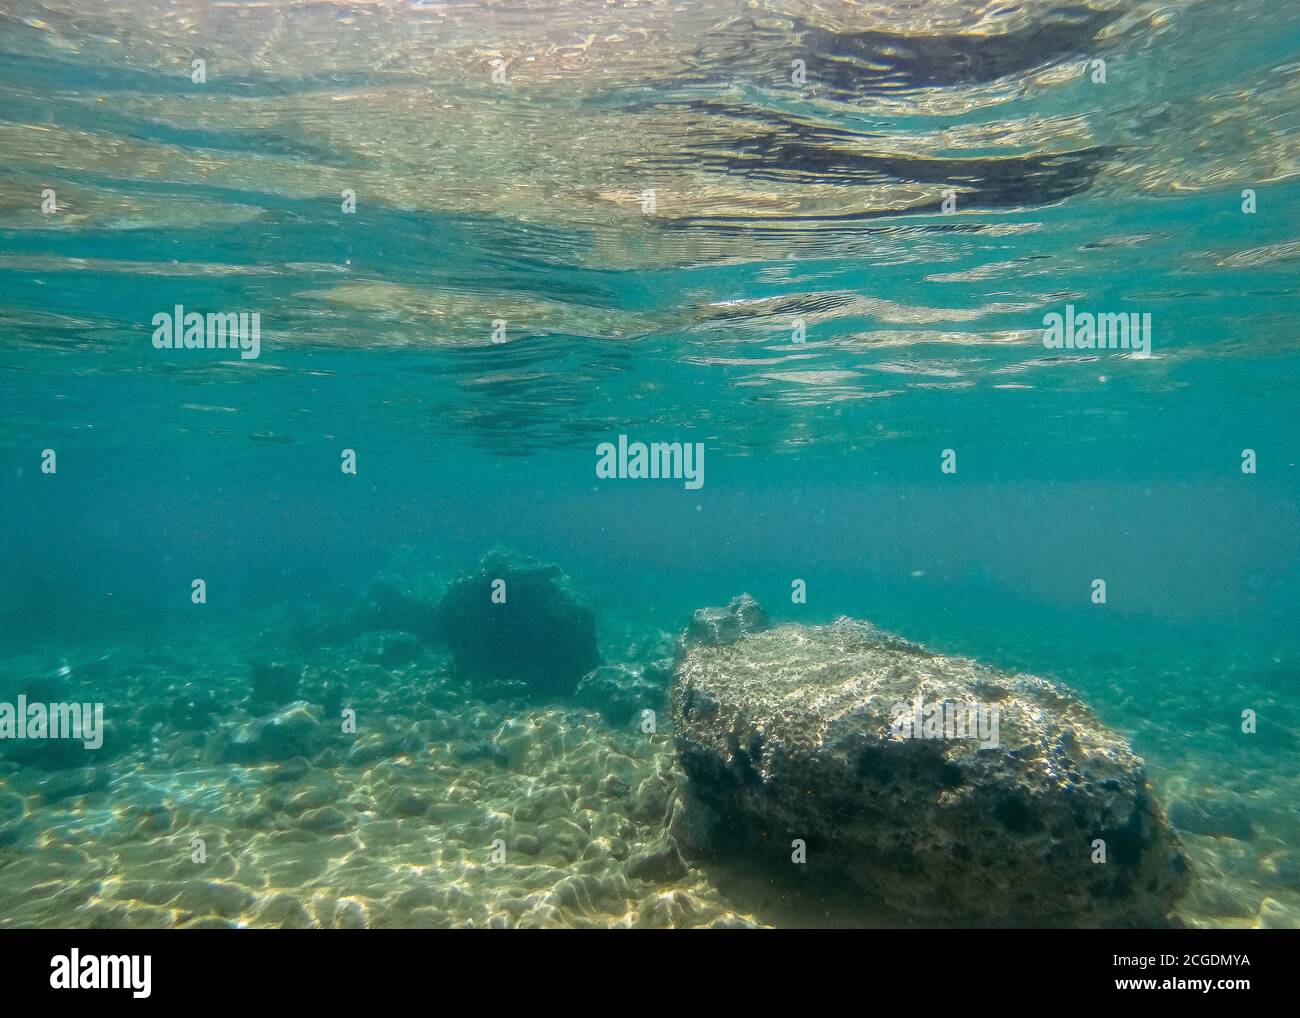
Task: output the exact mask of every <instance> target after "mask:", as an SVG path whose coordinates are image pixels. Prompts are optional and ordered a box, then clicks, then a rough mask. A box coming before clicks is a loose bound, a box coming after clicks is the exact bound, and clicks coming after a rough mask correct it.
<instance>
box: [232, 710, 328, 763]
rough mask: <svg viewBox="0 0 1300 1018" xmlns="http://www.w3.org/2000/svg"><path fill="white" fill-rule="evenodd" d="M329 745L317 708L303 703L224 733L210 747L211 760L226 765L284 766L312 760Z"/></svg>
mask: <svg viewBox="0 0 1300 1018" xmlns="http://www.w3.org/2000/svg"><path fill="white" fill-rule="evenodd" d="M326 742H327V739H326V733H325V727H324V726H323V725H322V724H321V720H320V715H319V713H318V712H317V710H316V708H314V707H311V706H309V705H308V704H306V703H303V702H302V701H299V702H297V703H293V704H290V705H289V706H288V707H285V708H284V709H283V710H281V711H278V712H277V713H275V714H272V715H271V716H269V717H265V718H258V719H257V720H255V721H249V722H247V723H245V724H242V725H239V726H237V727H236V728H235V729H234V731H233V732H222V733H221V734H220V735H218V736H217V737H216V739H215V740H214V744H213V745H212V746H211V747H210V749H209V758H210V759H211V758H214V757H215V759H216V760H217V761H219V762H222V763H240V764H260V763H283V762H284V761H286V760H291V759H293V758H294V757H298V756H301V757H307V758H308V759H310V758H311V757H313V756H315V755H316V754H317V753H319V752H320V751H321V750H323V749H324V748H325V745H326Z"/></svg>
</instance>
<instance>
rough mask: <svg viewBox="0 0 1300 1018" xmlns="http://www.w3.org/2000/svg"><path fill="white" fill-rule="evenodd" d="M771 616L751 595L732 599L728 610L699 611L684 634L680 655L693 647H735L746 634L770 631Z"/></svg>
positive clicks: (726, 608) (707, 609)
mask: <svg viewBox="0 0 1300 1018" xmlns="http://www.w3.org/2000/svg"><path fill="white" fill-rule="evenodd" d="M768 624H769V623H768V619H767V613H766V612H765V611H763V609H762V607H761V606H760V605H759V603H758V602H757V601H755V600H754V598H752V597H751V596H750V595H748V594H740V595H738V596H736V597H733V598H732V599H731V602H730V603H729V604H728V605H727V606H726V607H725V608H699V609H697V610H696V612H695V617H694V618H692V619H691V622H690V625H688V626H687V627H686V632H685V633H683V634H682V639H681V643H680V644H679V648H678V649H679V652H681V653H685V652H686V651H688V650H690V649H691V648H692V647H722V646H726V645H727V644H730V643H735V642H736V641H737V640H738V639H740V637H742V636H744V635H745V634H746V633H757V632H760V631H762V630H764V629H766V628H767V627H768Z"/></svg>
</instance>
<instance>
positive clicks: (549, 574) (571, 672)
mask: <svg viewBox="0 0 1300 1018" xmlns="http://www.w3.org/2000/svg"><path fill="white" fill-rule="evenodd" d="M497 580H502V581H504V583H505V603H503V604H496V603H494V602H493V600H492V593H493V584H494V582H495V581H497ZM435 622H436V627H437V632H438V634H439V638H440V639H441V640H443V641H445V642H446V643H447V645H448V646H449V647H450V648H451V652H452V659H453V662H454V664H455V668H456V671H457V672H458V673H459V674H460V675H461V676H463V677H464V678H467V679H470V680H473V681H511V680H519V681H522V682H524V683H525V684H527V685H528V686H529V687H531V688H532V689H534V690H536V691H538V692H546V693H571V692H572V691H573V689H574V687H575V686H577V684H578V680H579V679H581V678H582V677H583V676H584V675H585V674H586V673H587V672H589V671H591V669H592V668H594V667H596V665H598V664H599V663H600V653H599V651H598V650H597V647H596V616H595V613H594V612H593V611H592V608H591V606H590V605H589V604H587V603H586V602H585V601H584V600H582V599H581V598H579V597H578V595H577V594H575V593H574V592H573V590H572V588H571V587H570V586H569V583H568V580H567V578H566V577H565V576H564V574H563V573H561V572H560V568H559V567H558V566H554V565H547V564H545V563H542V562H538V561H537V560H535V559H531V558H525V557H522V556H518V555H513V554H511V553H509V552H504V551H493V552H490V553H489V554H487V555H485V556H484V557H483V559H482V561H481V562H480V563H479V567H478V570H477V571H476V572H474V573H471V574H469V575H467V576H462V577H461V578H459V579H457V580H455V581H453V582H452V583H451V585H450V586H449V587H448V588H447V593H446V594H445V595H444V596H443V599H442V600H441V601H440V602H439V603H438V607H437V609H436V610H435Z"/></svg>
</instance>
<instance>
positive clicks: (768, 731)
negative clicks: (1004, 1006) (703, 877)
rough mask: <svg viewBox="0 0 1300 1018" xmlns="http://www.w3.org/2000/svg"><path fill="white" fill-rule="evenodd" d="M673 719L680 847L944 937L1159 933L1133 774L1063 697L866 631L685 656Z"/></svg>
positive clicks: (1165, 858)
mask: <svg viewBox="0 0 1300 1018" xmlns="http://www.w3.org/2000/svg"><path fill="white" fill-rule="evenodd" d="M963 721H965V722H968V723H967V724H964V723H963ZM673 723H674V731H675V738H676V745H677V750H678V754H679V757H680V760H681V765H682V768H683V770H684V771H685V773H686V777H687V781H686V784H685V788H684V791H683V796H682V798H681V800H680V801H679V803H678V804H677V805H676V807H675V809H674V812H673V816H672V822H671V829H672V831H673V833H674V834H675V835H676V836H677V838H678V840H679V842H681V843H682V844H683V846H684V847H685V848H686V849H687V850H688V851H694V852H697V853H702V854H705V855H715V856H719V857H725V858H728V859H730V860H733V861H741V862H744V861H759V860H768V861H770V862H771V863H772V864H773V865H774V866H775V867H777V868H778V869H779V868H780V867H781V866H785V867H789V868H790V870H795V869H797V870H799V871H801V872H800V873H799V874H798V875H799V876H801V877H802V876H805V875H806V876H808V877H821V878H824V885H825V886H826V887H828V888H836V887H839V888H843V886H844V885H845V883H846V882H848V883H849V885H850V886H853V887H856V888H857V889H859V890H860V891H861V892H863V894H864V895H865V896H866V897H867V898H869V899H870V900H873V901H875V902H877V903H879V904H881V905H884V906H885V907H887V908H890V909H893V910H896V911H897V912H899V913H902V914H905V915H907V916H910V917H920V918H930V919H941V920H947V921H952V922H959V923H962V922H973V923H992V924H1013V923H1019V924H1035V923H1038V924H1051V925H1057V924H1060V925H1066V924H1069V925H1098V926H1111V925H1127V924H1152V923H1160V922H1161V921H1162V920H1164V918H1165V917H1166V916H1167V914H1168V913H1169V911H1170V908H1171V906H1172V905H1173V903H1174V901H1175V899H1176V898H1177V897H1178V895H1179V894H1180V893H1181V892H1182V891H1183V889H1184V888H1185V885H1186V883H1187V879H1188V874H1187V868H1186V861H1185V858H1184V856H1183V854H1182V851H1181V847H1180V845H1179V842H1178V838H1177V836H1176V834H1175V833H1174V832H1173V831H1172V830H1171V828H1170V827H1169V825H1168V824H1167V823H1166V821H1165V818H1164V815H1163V813H1162V811H1161V809H1160V807H1159V805H1158V804H1157V802H1156V800H1155V798H1154V796H1153V793H1152V790H1151V787H1150V785H1149V784H1148V782H1147V778H1146V773H1145V770H1144V765H1143V762H1142V760H1141V759H1140V758H1138V757H1137V756H1135V755H1134V754H1133V752H1132V750H1131V749H1130V748H1129V746H1128V744H1127V743H1126V742H1125V741H1124V739H1123V738H1121V737H1120V736H1119V735H1117V734H1116V733H1114V732H1112V731H1110V730H1108V729H1107V728H1105V727H1104V726H1103V725H1102V724H1101V723H1100V722H1099V721H1098V720H1097V718H1096V717H1095V716H1094V715H1093V713H1092V712H1091V711H1090V710H1089V709H1088V708H1087V707H1086V706H1085V705H1084V704H1083V703H1081V702H1080V701H1079V700H1078V699H1077V698H1076V697H1075V696H1073V695H1072V694H1071V693H1070V692H1069V691H1068V690H1065V689H1064V688H1062V687H1060V686H1058V685H1055V684H1053V683H1051V682H1048V681H1046V680H1044V679H1040V678H1035V677H1033V676H1028V675H1011V674H1006V673H1001V672H997V671H995V670H992V669H989V668H986V667H983V666H981V665H979V664H977V663H975V662H973V661H970V660H968V659H963V658H953V657H945V656H943V655H939V654H933V653H930V652H928V651H926V650H925V649H924V648H922V647H920V646H918V645H916V644H912V643H909V642H908V641H905V640H901V639H899V638H897V637H893V636H890V635H888V634H886V633H882V632H881V631H879V630H877V629H875V628H874V627H873V626H871V625H870V624H868V623H864V622H858V621H855V620H852V619H847V618H846V619H840V620H839V621H837V622H835V623H833V624H831V625H828V626H820V627H806V626H798V625H786V626H780V627H778V628H774V629H770V630H767V631H763V632H754V633H748V634H745V635H742V636H740V637H739V638H738V639H737V640H735V641H734V642H733V643H730V644H729V645H708V644H696V645H695V646H693V647H692V648H691V649H690V650H689V651H688V652H687V653H686V654H685V656H684V658H683V659H682V660H681V662H680V663H679V666H678V670H677V677H676V683H675V685H674V690H673ZM797 841H798V842H802V844H803V848H804V851H806V856H807V866H806V867H804V866H800V867H794V866H793V865H792V864H791V853H792V846H793V847H794V849H795V850H796V851H798V849H799V846H798V844H796V842H797ZM1099 842H1101V843H1104V852H1105V855H1104V862H1102V861H1100V859H1101V855H1100V852H1101V850H1102V848H1101V845H1099V844H1098V843H1099ZM793 876H794V874H791V877H792V879H793Z"/></svg>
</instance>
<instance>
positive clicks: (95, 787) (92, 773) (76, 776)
mask: <svg viewBox="0 0 1300 1018" xmlns="http://www.w3.org/2000/svg"><path fill="white" fill-rule="evenodd" d="M108 781H109V774H108V771H107V770H105V769H103V768H99V767H79V768H77V769H76V770H63V771H58V772H56V773H54V774H51V775H50V776H49V777H47V778H43V779H42V780H41V782H40V784H39V786H38V787H39V789H40V793H41V799H42V800H43V802H44V804H45V805H47V806H50V805H53V804H54V803H57V802H63V801H64V800H67V799H74V798H76V797H77V796H79V795H90V794H91V793H93V792H102V791H103V790H104V789H106V788H108Z"/></svg>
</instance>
